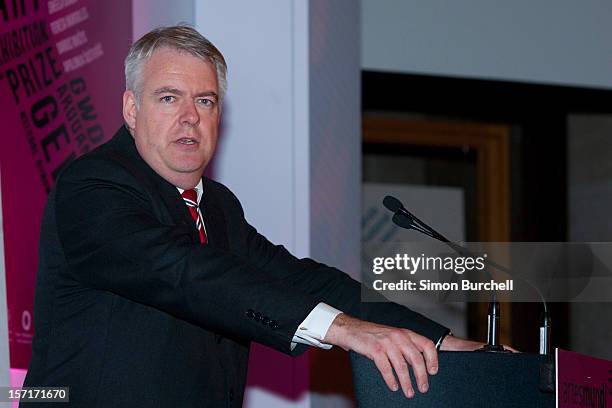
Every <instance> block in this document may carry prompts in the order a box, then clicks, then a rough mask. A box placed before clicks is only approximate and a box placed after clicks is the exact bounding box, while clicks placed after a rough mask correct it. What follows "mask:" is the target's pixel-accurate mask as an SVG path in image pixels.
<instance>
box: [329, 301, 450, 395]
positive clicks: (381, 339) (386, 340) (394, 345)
mask: <svg viewBox="0 0 612 408" xmlns="http://www.w3.org/2000/svg"><path fill="white" fill-rule="evenodd" d="M323 342H324V343H328V344H333V345H336V346H338V347H342V348H343V349H344V350H346V351H349V350H352V351H355V352H356V353H359V354H361V355H364V356H366V357H368V358H369V359H371V360H373V361H374V363H375V364H376V367H377V368H378V371H380V373H381V374H382V377H383V379H384V380H385V383H387V386H388V387H389V389H391V390H392V391H397V390H398V384H397V380H396V378H395V375H394V374H393V372H394V371H395V374H397V378H398V379H399V382H400V385H401V387H402V390H403V391H404V395H406V397H408V398H412V397H413V396H414V389H413V387H412V384H411V382H410V376H409V374H408V366H409V365H410V366H411V367H412V370H413V372H414V376H415V378H416V382H417V385H418V389H419V391H421V392H427V390H428V388H429V381H428V378H427V375H428V373H429V374H430V375H434V374H436V373H437V372H438V353H437V351H436V347H435V345H434V343H433V342H432V341H431V340H429V339H428V338H426V337H423V336H421V335H420V334H417V333H415V332H413V331H410V330H407V329H399V328H395V327H390V326H384V325H381V324H376V323H371V322H367V321H364V320H359V319H356V318H354V317H351V316H348V315H346V314H344V313H343V314H340V315H338V316H337V317H336V319H335V320H334V322H333V323H332V325H331V326H330V328H329V330H328V331H327V334H326V335H325V338H324V339H323Z"/></svg>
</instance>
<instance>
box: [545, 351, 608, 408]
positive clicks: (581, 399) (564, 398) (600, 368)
mask: <svg viewBox="0 0 612 408" xmlns="http://www.w3.org/2000/svg"><path fill="white" fill-rule="evenodd" d="M556 360H557V362H556V363H557V407H558V408H571V407H594V408H598V407H601V408H604V407H612V361H608V360H602V359H599V358H594V357H589V356H585V355H582V354H578V353H573V352H571V351H565V350H561V349H557V356H556Z"/></svg>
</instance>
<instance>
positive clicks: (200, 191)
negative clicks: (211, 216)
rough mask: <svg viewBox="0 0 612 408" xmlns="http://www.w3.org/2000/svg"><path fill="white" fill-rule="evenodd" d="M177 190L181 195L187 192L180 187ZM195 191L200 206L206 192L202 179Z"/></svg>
mask: <svg viewBox="0 0 612 408" xmlns="http://www.w3.org/2000/svg"><path fill="white" fill-rule="evenodd" d="M176 189H177V190H178V191H179V193H181V194H183V191H185V190H183V189H182V188H180V187H177V188H176ZM193 189H194V190H195V191H196V194H197V195H198V205H200V201H201V200H202V193H203V191H204V187H203V184H202V179H200V181H198V184H197V185H196V186H195V187H194V188H193Z"/></svg>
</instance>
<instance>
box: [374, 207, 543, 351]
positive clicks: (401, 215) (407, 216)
mask: <svg viewBox="0 0 612 408" xmlns="http://www.w3.org/2000/svg"><path fill="white" fill-rule="evenodd" d="M383 205H384V206H385V207H386V208H387V209H388V210H389V211H391V212H393V213H394V214H393V218H392V220H393V223H394V224H396V225H397V226H399V227H402V228H405V229H413V230H415V231H418V232H421V233H423V234H425V235H427V236H429V237H432V238H434V239H437V240H439V241H442V242H444V243H446V244H447V245H448V246H450V247H451V248H452V249H453V250H454V251H455V252H457V253H458V254H459V255H463V256H465V255H469V256H472V254H471V252H470V251H469V250H467V249H466V248H464V247H462V246H460V245H457V244H455V243H453V242H451V241H450V240H448V239H447V238H446V237H444V236H443V235H442V234H440V233H438V232H437V231H435V230H434V229H433V228H431V227H430V226H429V225H427V224H425V223H424V222H423V221H421V220H419V219H418V218H417V217H416V216H415V215H414V214H412V213H411V212H410V211H408V210H407V209H406V208H405V207H404V205H403V204H402V202H401V201H400V200H398V199H397V198H395V197H393V196H386V197H385V198H384V199H383ZM485 264H488V265H490V266H493V267H495V268H497V269H499V270H501V271H503V272H506V273H510V270H509V269H508V268H505V267H503V266H501V265H498V264H496V263H495V262H493V261H491V260H490V259H487V260H486V261H485ZM485 272H486V270H485ZM487 274H488V272H487ZM522 280H524V281H525V282H526V283H527V284H529V286H531V287H532V288H533V289H535V290H536V292H537V293H538V295H539V297H540V301H541V302H542V305H543V306H544V318H543V323H542V326H541V327H540V354H544V355H550V352H551V337H550V334H551V322H550V316H549V314H548V305H547V304H546V300H545V299H544V296H543V295H542V293H541V292H540V290H539V289H538V288H537V287H535V286H534V285H532V284H531V283H530V282H529V281H527V280H525V279H522ZM500 319H501V313H500V306H499V302H498V301H497V294H496V292H495V291H493V292H492V293H491V302H490V303H489V311H488V315H487V344H486V345H485V346H484V347H483V348H482V349H481V351H489V352H503V351H506V350H504V348H503V346H501V345H500V344H499V321H500Z"/></svg>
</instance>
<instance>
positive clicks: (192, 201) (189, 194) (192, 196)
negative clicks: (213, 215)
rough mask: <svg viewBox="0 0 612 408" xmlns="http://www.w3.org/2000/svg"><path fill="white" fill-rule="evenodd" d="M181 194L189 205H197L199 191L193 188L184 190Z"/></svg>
mask: <svg viewBox="0 0 612 408" xmlns="http://www.w3.org/2000/svg"><path fill="white" fill-rule="evenodd" d="M181 195H182V196H183V200H185V202H186V203H187V205H189V206H193V207H197V205H198V193H197V192H196V191H195V190H194V189H193V188H192V189H189V190H185V191H183V194H181Z"/></svg>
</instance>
